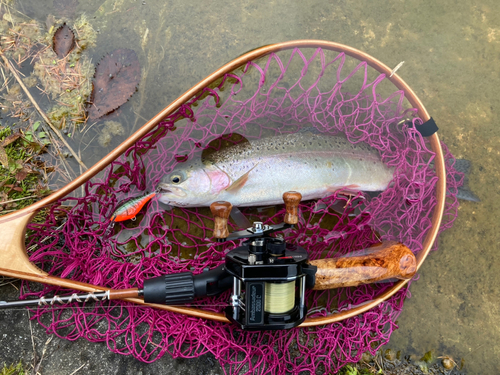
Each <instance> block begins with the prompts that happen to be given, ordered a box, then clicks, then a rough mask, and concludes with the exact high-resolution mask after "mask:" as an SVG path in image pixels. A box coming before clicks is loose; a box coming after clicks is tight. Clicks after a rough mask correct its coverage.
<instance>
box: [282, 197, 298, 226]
mask: <svg viewBox="0 0 500 375" xmlns="http://www.w3.org/2000/svg"><path fill="white" fill-rule="evenodd" d="M301 199H302V194H300V193H299V192H297V191H287V192H286V193H284V194H283V201H284V202H285V207H286V214H285V219H284V222H285V223H286V224H290V225H294V224H297V223H298V222H299V214H298V208H299V203H300V200H301Z"/></svg>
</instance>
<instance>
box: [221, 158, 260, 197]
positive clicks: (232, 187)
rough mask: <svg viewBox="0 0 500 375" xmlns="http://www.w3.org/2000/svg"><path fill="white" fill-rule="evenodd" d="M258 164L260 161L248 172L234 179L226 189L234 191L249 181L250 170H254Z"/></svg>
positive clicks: (230, 191)
mask: <svg viewBox="0 0 500 375" xmlns="http://www.w3.org/2000/svg"><path fill="white" fill-rule="evenodd" d="M257 165H259V163H257V164H255V165H254V166H253V167H252V168H251V169H250V170H249V171H248V172H247V173H245V174H244V175H243V176H241V177H240V178H238V179H237V180H236V181H234V182H233V183H232V184H231V185H230V186H229V187H227V188H226V191H227V192H228V193H234V192H237V191H238V190H240V189H241V188H242V187H243V186H244V185H245V184H246V183H247V181H248V176H249V175H250V172H252V171H253V170H254V169H255V167H257Z"/></svg>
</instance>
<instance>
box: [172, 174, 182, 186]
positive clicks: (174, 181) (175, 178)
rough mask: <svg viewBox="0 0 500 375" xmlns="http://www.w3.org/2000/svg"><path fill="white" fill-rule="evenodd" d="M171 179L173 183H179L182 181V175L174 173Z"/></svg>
mask: <svg viewBox="0 0 500 375" xmlns="http://www.w3.org/2000/svg"><path fill="white" fill-rule="evenodd" d="M170 181H172V183H174V184H178V183H180V182H181V176H179V175H178V174H174V175H173V176H171V177H170Z"/></svg>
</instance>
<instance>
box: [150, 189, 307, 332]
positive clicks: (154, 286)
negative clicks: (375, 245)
mask: <svg viewBox="0 0 500 375" xmlns="http://www.w3.org/2000/svg"><path fill="white" fill-rule="evenodd" d="M301 198H302V196H301V195H300V193H297V192H288V193H285V194H284V195H283V200H284V202H285V205H286V209H287V214H286V216H285V222H284V223H282V224H278V225H264V224H263V223H261V222H255V223H254V224H253V227H251V228H248V229H246V230H243V231H240V232H235V233H232V234H231V235H230V234H229V231H228V228H227V220H228V218H229V214H230V212H231V209H232V205H231V204H230V203H228V202H215V203H213V204H212V205H211V206H210V209H211V211H212V213H213V215H214V218H215V227H214V237H215V238H217V240H218V241H219V242H223V241H232V240H238V239H242V238H248V240H246V241H244V242H243V244H242V246H239V247H237V248H236V249H234V250H232V251H230V252H229V253H227V255H226V259H225V264H224V265H221V266H219V267H217V268H215V269H213V270H211V271H207V272H204V273H202V274H200V275H193V274H192V273H191V272H183V273H177V274H173V275H167V276H160V277H157V278H153V279H149V280H146V281H145V283H144V290H143V293H144V301H145V302H152V303H166V304H185V303H189V302H191V301H192V300H193V299H194V298H195V297H203V296H211V295H214V294H218V293H221V292H223V291H225V290H227V289H229V288H230V287H231V286H232V288H233V292H232V295H231V298H230V301H229V304H230V306H228V307H227V308H226V310H225V313H226V317H227V318H228V319H229V320H231V321H233V322H234V323H236V324H238V325H239V326H240V327H241V328H243V329H248V330H273V329H287V328H293V327H296V326H297V325H299V324H300V323H302V322H303V321H304V319H305V317H306V313H307V307H306V304H305V290H306V288H307V287H309V288H312V287H313V286H314V279H315V278H314V274H315V272H316V267H315V266H313V265H310V264H308V263H307V259H308V256H307V251H306V250H305V249H304V248H302V247H300V246H296V245H292V244H287V243H286V242H285V240H284V239H283V238H282V237H281V236H277V237H270V234H271V233H273V232H276V231H282V230H284V229H286V228H292V227H293V225H294V224H296V223H297V222H298V215H297V208H298V205H299V203H300V199H301Z"/></svg>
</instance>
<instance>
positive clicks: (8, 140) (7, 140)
mask: <svg viewBox="0 0 500 375" xmlns="http://www.w3.org/2000/svg"><path fill="white" fill-rule="evenodd" d="M21 135H22V134H21V133H14V134H12V135H9V136H8V137H7V138H5V139H4V140H3V142H2V146H3V147H5V146H7V145H10V144H11V143H12V142H14V141H15V140H16V139H18V138H19V137H21Z"/></svg>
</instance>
